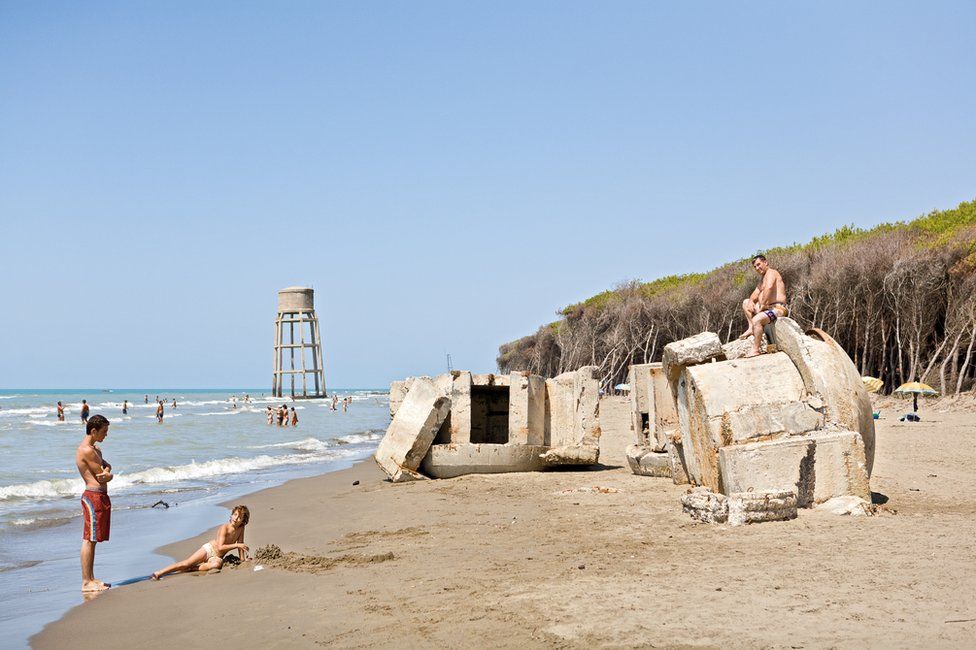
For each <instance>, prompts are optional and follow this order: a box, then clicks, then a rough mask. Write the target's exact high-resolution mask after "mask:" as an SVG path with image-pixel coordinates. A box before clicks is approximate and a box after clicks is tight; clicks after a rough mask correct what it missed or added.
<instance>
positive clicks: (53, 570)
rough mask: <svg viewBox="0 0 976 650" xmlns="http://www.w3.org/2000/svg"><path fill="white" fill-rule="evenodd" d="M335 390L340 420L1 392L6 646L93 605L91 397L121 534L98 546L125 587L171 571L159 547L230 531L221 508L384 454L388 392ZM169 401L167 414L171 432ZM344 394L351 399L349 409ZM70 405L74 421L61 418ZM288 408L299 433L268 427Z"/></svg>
mask: <svg viewBox="0 0 976 650" xmlns="http://www.w3.org/2000/svg"><path fill="white" fill-rule="evenodd" d="M335 392H336V394H337V395H338V396H339V398H340V401H339V404H338V407H337V409H336V410H332V400H331V396H330V398H329V399H322V400H298V401H291V400H290V399H287V398H286V399H282V398H276V399H272V398H271V397H270V396H268V394H267V393H266V392H262V391H261V390H257V389H254V390H248V389H239V390H238V389H235V390H188V389H152V390H148V389H141V390H112V391H101V390H43V391H41V390H0V628H2V629H3V630H4V637H5V638H4V645H5V647H18V646H25V645H26V643H27V639H28V637H29V636H30V635H32V634H34V633H36V632H38V631H40V629H41V628H42V627H43V626H44V625H45V624H47V623H49V622H51V621H52V620H55V619H57V618H60V616H62V615H63V614H64V613H65V612H66V611H67V609H68V608H70V607H72V606H74V605H76V604H78V603H80V602H82V596H81V593H80V589H81V570H80V564H79V557H78V553H79V547H80V544H81V532H82V519H81V505H80V501H79V499H80V496H81V493H82V491H83V490H84V485H83V483H82V481H81V479H80V478H79V476H78V471H77V469H76V468H75V450H76V449H77V447H78V444H79V443H80V442H81V440H82V438H83V437H84V425H83V423H82V422H81V418H80V413H81V401H82V399H85V400H87V401H88V404H89V405H90V407H91V415H95V414H101V415H104V416H105V417H107V418H108V419H109V421H110V422H111V426H110V428H109V434H108V437H107V438H106V439H105V441H104V442H103V443H101V445H100V447H101V448H102V454H103V456H104V458H105V459H106V460H107V461H108V462H110V463H111V464H112V471H113V473H114V474H115V478H114V479H113V480H112V482H111V483H109V493H110V495H111V497H112V533H111V540H110V541H109V542H107V543H104V544H99V545H98V547H97V550H96V559H95V575H96V577H97V578H99V579H101V580H104V581H106V582H118V581H122V580H125V579H129V578H133V577H137V576H141V575H146V574H148V573H150V572H152V571H153V570H155V569H158V568H160V567H161V566H163V565H165V564H168V563H169V560H168V558H165V557H162V556H159V555H157V554H154V553H153V549H154V548H157V547H159V546H162V545H164V544H167V543H170V542H174V541H177V540H180V539H184V538H187V537H191V536H194V535H197V534H198V533H200V532H203V531H204V530H206V529H209V528H215V527H216V526H217V525H218V524H220V523H223V520H224V519H226V517H227V511H226V509H224V508H220V507H218V506H217V504H218V503H220V502H222V501H226V500H228V499H233V498H236V497H238V496H241V495H244V494H247V493H250V492H254V491H256V490H260V489H264V488H266V487H272V486H274V485H280V484H281V483H284V482H285V481H287V480H290V479H293V478H299V477H304V476H311V475H315V474H322V473H324V472H329V471H335V470H337V469H341V468H344V467H348V466H349V465H351V464H352V462H353V461H355V460H358V459H360V458H365V457H367V456H368V455H369V454H371V453H372V452H373V450H374V449H375V448H376V445H377V443H378V441H379V439H380V438H381V437H382V435H383V432H384V431H385V429H386V427H387V425H388V424H389V396H388V394H387V393H386V391H382V390H369V389H347V390H337V391H335ZM157 397H158V398H159V399H161V400H163V401H164V405H165V409H164V417H163V422H162V423H161V424H159V423H157V421H156V415H155V414H156V401H155V400H156V398H157ZM343 397H350V398H351V399H352V402H351V404H350V405H349V406H348V409H347V410H346V411H343V408H342V398H343ZM147 398H148V401H147ZM174 399H175V400H176V407H175V408H174V407H173V400H174ZM59 400H60V401H61V403H62V404H63V405H64V407H65V421H63V422H60V421H58V419H57V402H58V401H59ZM125 400H128V403H129V404H128V413H127V414H123V413H122V406H123V402H124V401H125ZM282 404H286V405H287V406H288V408H289V417H290V409H291V408H292V407H294V408H295V412H296V414H297V415H298V419H299V424H298V427H291V426H289V427H279V426H277V420H275V424H273V425H268V423H267V411H266V408H267V407H268V406H273V407H278V406H280V405H282ZM160 502H162V503H160ZM164 504H165V505H164ZM154 506H155V507H154ZM167 506H168V507H167ZM120 588H124V587H120Z"/></svg>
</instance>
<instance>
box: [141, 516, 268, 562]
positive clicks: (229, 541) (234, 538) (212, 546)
mask: <svg viewBox="0 0 976 650" xmlns="http://www.w3.org/2000/svg"><path fill="white" fill-rule="evenodd" d="M250 518H251V512H250V511H249V510H248V509H247V506H234V509H233V510H232V511H231V513H230V521H229V522H228V523H226V524H223V525H221V526H220V528H218V529H217V535H216V536H215V537H214V538H213V539H212V540H210V541H209V542H207V543H206V544H204V545H203V546H201V547H200V548H199V549H197V550H196V551H195V552H194V553H193V554H192V555H190V557H188V558H186V559H185V560H183V561H182V562H177V563H176V564H171V565H169V566H168V567H166V568H165V569H162V570H160V571H156V572H155V573H153V574H152V579H153V580H159V579H160V578H162V577H163V576H164V575H166V574H169V573H179V572H182V571H209V570H211V569H219V568H220V567H222V566H223V565H224V554H225V553H227V552H228V551H233V550H236V551H237V555H238V557H240V558H241V561H242V562H243V561H244V560H246V559H247V551H248V548H247V545H246V544H245V543H244V527H245V526H247V522H248V520H250Z"/></svg>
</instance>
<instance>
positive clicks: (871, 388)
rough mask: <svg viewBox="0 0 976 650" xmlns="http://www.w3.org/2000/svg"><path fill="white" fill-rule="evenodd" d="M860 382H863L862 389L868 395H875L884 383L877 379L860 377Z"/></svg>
mask: <svg viewBox="0 0 976 650" xmlns="http://www.w3.org/2000/svg"><path fill="white" fill-rule="evenodd" d="M861 381H863V382H864V387H865V388H866V389H867V390H868V392H869V393H877V392H878V391H879V390H881V387H882V386H884V382H883V381H881V380H880V379H878V378H877V377H861Z"/></svg>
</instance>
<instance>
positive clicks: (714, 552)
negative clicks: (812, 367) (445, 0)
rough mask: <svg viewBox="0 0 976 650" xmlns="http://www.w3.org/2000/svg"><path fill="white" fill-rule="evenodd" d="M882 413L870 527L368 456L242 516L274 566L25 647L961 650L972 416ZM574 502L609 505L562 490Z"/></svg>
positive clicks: (91, 610) (105, 604)
mask: <svg viewBox="0 0 976 650" xmlns="http://www.w3.org/2000/svg"><path fill="white" fill-rule="evenodd" d="M889 414H890V416H891V417H887V418H886V419H883V420H881V421H879V423H878V443H877V457H876V463H875V473H874V476H873V477H872V480H871V486H872V489H873V490H874V492H876V493H877V494H878V497H877V499H878V500H884V499H885V498H887V503H885V504H884V507H882V508H880V512H879V514H878V515H876V516H873V517H858V518H852V517H846V516H845V517H841V516H834V515H828V514H826V513H823V512H818V511H811V510H801V511H800V516H799V518H798V519H796V520H794V521H790V522H777V523H767V524H760V525H753V526H744V527H741V528H729V527H724V526H714V525H708V524H695V523H692V522H691V520H690V519H689V518H688V517H687V516H686V515H683V514H682V513H681V508H680V504H679V501H678V498H679V496H680V495H681V494H682V493H683V492H684V488H683V487H680V486H676V485H673V484H672V483H671V482H670V481H669V480H667V479H655V478H646V477H638V476H634V475H632V474H631V473H630V472H629V471H628V470H627V469H626V468H624V467H619V466H618V467H607V468H605V469H602V470H596V471H582V472H580V471H576V472H569V471H561V472H547V473H535V474H508V475H494V476H467V477H461V478H457V479H452V480H442V481H425V482H417V483H408V484H401V485H393V484H390V483H387V482H385V481H384V480H383V476H382V475H381V474H380V472H379V471H378V470H377V469H376V468H375V467H374V465H373V464H372V462H371V461H370V462H367V463H362V464H359V465H357V466H355V467H353V468H352V469H349V470H346V471H343V472H338V473H335V474H328V475H325V476H321V477H316V478H310V479H302V480H297V481H293V482H291V483H288V484H286V485H284V486H281V487H279V488H274V489H271V490H266V491H264V492H260V493H258V494H255V495H252V496H250V497H248V498H247V499H245V500H244V501H245V502H246V503H247V504H248V505H249V506H250V508H251V513H252V516H251V522H252V523H251V525H250V526H248V530H247V541H248V543H249V544H250V545H251V548H252V550H256V549H257V548H258V547H261V546H264V545H268V544H275V545H277V546H278V547H280V549H281V550H282V554H281V556H279V557H270V556H269V557H268V559H265V560H262V562H263V563H264V565H265V567H266V568H265V569H264V570H263V571H260V572H254V571H253V568H254V563H253V562H251V563H246V564H245V565H244V566H242V567H240V568H227V569H224V570H223V571H222V572H221V573H219V574H216V575H206V576H200V575H180V576H174V577H171V578H167V579H165V580H163V581H162V582H160V583H150V582H143V583H139V584H135V585H131V586H127V587H124V588H119V589H113V590H111V591H109V592H107V593H105V594H104V595H101V596H99V597H98V598H96V599H95V600H93V601H91V602H88V603H85V604H83V605H81V606H79V607H77V608H75V609H73V610H72V611H71V612H69V613H68V614H67V615H66V616H65V617H64V618H63V619H61V620H60V621H57V622H55V623H53V624H51V625H49V626H47V627H46V628H45V630H44V631H43V632H42V633H41V634H39V635H38V636H35V637H34V638H33V639H32V643H33V645H34V646H35V647H37V648H85V647H96V646H97V647H99V648H133V647H174V646H175V647H178V646H187V647H202V646H204V645H207V646H212V647H216V646H218V645H219V647H246V648H256V647H262V648H264V647H289V648H292V647H299V648H301V647H317V646H322V645H335V646H338V647H372V646H380V647H415V646H426V645H439V646H446V647H484V646H491V647H524V646H530V647H578V646H606V647H619V646H665V647H682V646H696V647H700V646H706V647H708V646H711V647H718V646H736V647H756V646H764V647H768V646H782V647H786V646H789V647H824V646H829V647H862V646H872V647H877V646H888V647H909V646H911V647H917V646H923V645H929V646H937V647H964V646H965V647H973V644H974V639H976V544H974V536H976V523H974V522H976V519H974V515H976V472H974V469H976V451H974V445H976V415H974V414H973V413H971V412H964V411H957V412H950V413H938V412H934V411H933V412H931V413H926V411H924V410H923V413H922V415H923V417H925V421H923V422H922V423H920V424H903V423H899V422H897V420H896V418H895V413H894V412H893V411H888V413H887V414H886V415H889ZM607 442H608V449H611V448H612V449H615V450H619V449H620V447H621V445H620V442H621V441H607ZM618 453H619V452H618ZM616 455H617V454H611V456H616ZM614 461H616V462H618V463H621V462H622V460H621V459H620V458H619V456H618V457H617V458H609V459H605V460H604V462H606V463H607V464H608V465H611V464H613V462H614ZM355 480H358V481H360V484H359V485H356V486H353V485H352V482H353V481H355ZM594 486H599V487H609V488H615V489H616V490H618V491H616V492H614V491H605V492H587V491H577V490H578V489H579V488H584V489H585V488H590V487H594ZM215 523H219V522H215ZM208 532H209V531H208ZM205 539H206V538H205V537H204V536H201V537H199V538H197V539H194V540H187V541H185V542H181V543H178V544H174V545H172V546H171V547H167V548H166V549H164V550H165V551H166V552H167V553H170V554H172V555H174V556H179V557H183V556H185V555H186V554H187V553H188V552H190V551H191V550H193V549H194V548H196V547H199V545H200V544H201V543H202V542H203V541H205ZM107 552H110V551H107ZM273 555H274V554H273ZM85 639H88V640H91V642H90V643H85V642H80V640H85Z"/></svg>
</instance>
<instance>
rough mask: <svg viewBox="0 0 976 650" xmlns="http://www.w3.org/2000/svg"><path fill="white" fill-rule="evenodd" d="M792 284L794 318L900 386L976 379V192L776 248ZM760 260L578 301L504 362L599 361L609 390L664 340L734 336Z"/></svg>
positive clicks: (950, 386) (954, 387)
mask: <svg viewBox="0 0 976 650" xmlns="http://www.w3.org/2000/svg"><path fill="white" fill-rule="evenodd" d="M765 254H766V255H767V257H768V258H769V261H770V265H771V266H772V267H773V268H776V269H777V270H779V271H780V273H782V275H783V278H784V280H785V281H786V284H787V291H788V300H789V304H790V310H791V314H790V317H791V318H793V319H795V320H796V321H797V322H798V323H799V324H800V326H801V327H804V328H811V327H818V328H821V329H823V330H824V331H826V332H828V333H829V334H830V335H831V336H832V337H834V339H835V340H836V341H837V342H838V343H840V344H841V345H842V346H843V347H844V349H845V350H846V351H847V353H848V354H849V355H850V357H851V359H853V361H854V364H855V365H856V366H857V368H858V370H859V371H860V372H861V374H862V375H866V376H872V377H878V378H880V379H881V380H882V381H883V382H884V386H883V388H882V392H890V391H891V390H893V389H894V388H896V387H897V386H899V385H900V384H902V383H904V382H909V381H924V382H926V383H928V384H930V385H931V386H933V387H934V388H936V389H937V390H939V391H940V392H941V394H943V395H953V394H958V393H960V392H963V391H967V390H972V389H973V388H974V383H976V201H972V202H968V203H962V204H960V205H959V206H958V207H957V208H955V209H953V210H943V211H936V212H932V213H930V214H928V215H925V216H923V217H920V218H918V219H915V220H913V221H910V222H907V223H905V222H899V223H892V224H883V225H881V226H878V227H876V228H872V229H870V230H861V229H857V228H853V227H845V228H841V229H840V230H838V231H836V232H835V233H833V234H830V235H825V236H823V237H818V238H816V239H814V240H813V241H811V242H809V243H807V244H804V245H794V246H789V247H783V248H778V249H773V250H770V251H767V252H766V253H765ZM756 282H757V276H756V275H755V273H754V272H753V271H752V270H751V269H750V268H749V260H748V259H745V260H739V261H737V262H733V263H730V264H726V265H724V266H722V267H719V268H717V269H715V270H713V271H711V272H709V273H701V274H692V275H686V276H671V277H667V278H662V279H660V280H656V281H653V282H648V283H643V282H638V281H633V282H628V283H626V284H624V285H622V286H619V287H617V288H615V289H613V290H611V291H605V292H603V293H601V294H599V295H597V296H594V297H592V298H590V299H589V300H586V301H585V302H582V303H579V304H575V305H571V306H569V307H567V308H565V309H564V310H562V311H561V312H559V315H560V318H559V320H557V321H556V322H554V323H550V324H548V325H544V326H542V327H540V328H539V330H538V331H537V332H536V333H535V334H532V335H530V336H526V337H524V338H521V339H518V340H517V341H512V342H510V343H505V344H503V345H502V346H500V348H499V355H498V359H497V363H498V369H499V371H501V372H511V371H529V372H532V373H534V374H539V375H543V376H545V377H552V376H555V375H558V374H560V373H562V372H566V371H568V370H575V369H576V368H579V367H581V366H585V365H595V366H598V367H599V368H600V373H601V378H602V384H601V388H602V389H604V390H609V389H612V387H613V386H615V385H617V384H619V383H623V382H626V381H627V368H628V366H630V365H631V364H636V363H649V362H653V361H660V360H661V353H662V350H663V348H664V346H665V345H667V344H668V343H670V342H671V341H675V340H678V339H682V338H685V337H687V336H691V335H694V334H697V333H699V332H702V331H706V330H707V331H713V332H717V333H718V334H719V336H720V337H721V338H722V340H723V341H729V340H732V339H734V338H736V337H737V336H738V335H739V334H740V333H742V331H743V329H744V328H745V320H744V317H743V314H742V301H743V300H744V299H746V298H748V297H749V294H750V293H751V292H752V290H753V289H754V288H755V286H756Z"/></svg>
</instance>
